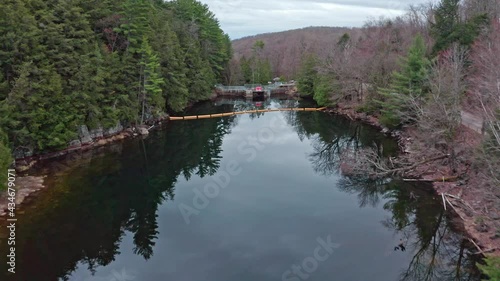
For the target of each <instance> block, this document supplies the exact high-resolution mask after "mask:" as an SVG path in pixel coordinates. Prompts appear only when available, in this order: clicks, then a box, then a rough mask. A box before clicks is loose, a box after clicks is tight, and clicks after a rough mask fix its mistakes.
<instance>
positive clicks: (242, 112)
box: [170, 107, 326, 121]
mask: <svg viewBox="0 0 500 281" xmlns="http://www.w3.org/2000/svg"><path fill="white" fill-rule="evenodd" d="M325 109H326V107H321V108H275V109H254V110H246V111H238V112H227V113H217V114H206V115H191V116H182V117H176V116H170V120H172V121H175V120H196V119H208V118H220V117H227V116H234V115H241V114H248V113H263V112H277V111H322V110H325Z"/></svg>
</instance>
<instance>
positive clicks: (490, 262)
mask: <svg viewBox="0 0 500 281" xmlns="http://www.w3.org/2000/svg"><path fill="white" fill-rule="evenodd" d="M477 267H479V269H480V270H481V272H483V273H484V274H486V275H487V276H488V277H489V278H488V280H490V281H500V258H498V257H493V256H489V257H487V258H486V264H485V265H482V264H478V265H477Z"/></svg>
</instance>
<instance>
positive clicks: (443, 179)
mask: <svg viewBox="0 0 500 281" xmlns="http://www.w3.org/2000/svg"><path fill="white" fill-rule="evenodd" d="M457 180H458V177H457V176H453V177H442V178H435V179H403V181H406V182H453V181H457Z"/></svg>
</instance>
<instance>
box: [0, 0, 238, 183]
mask: <svg viewBox="0 0 500 281" xmlns="http://www.w3.org/2000/svg"><path fill="white" fill-rule="evenodd" d="M231 56H232V53H231V43H230V40H229V37H228V36H227V35H226V34H225V33H224V32H223V31H222V30H221V28H220V26H219V23H218V20H217V19H216V18H215V16H214V14H213V13H212V12H210V11H209V9H208V7H207V6H206V5H203V4H201V3H200V2H198V1H195V0H176V1H171V2H164V1H159V0H92V1H91V0H4V1H1V2H0V69H1V71H2V72H1V75H0V128H1V131H3V132H0V140H1V141H2V143H1V145H0V154H1V156H2V163H0V164H2V167H5V164H6V163H9V160H8V159H7V157H4V155H9V154H10V153H9V150H16V149H25V148H26V149H28V150H31V151H34V152H35V153H36V152H43V151H47V150H54V149H60V148H64V147H65V146H67V145H68V143H69V142H70V141H71V140H73V139H75V138H77V135H78V134H77V132H78V130H77V128H78V126H81V125H87V126H88V127H89V128H90V129H92V128H97V127H102V128H104V129H106V128H110V127H113V126H116V125H117V123H118V122H121V124H122V125H131V124H143V123H144V122H146V120H148V119H151V118H155V117H158V116H161V115H163V114H164V113H165V112H167V111H169V110H173V111H178V110H182V109H183V108H185V107H186V106H187V105H188V104H189V103H192V102H196V101H198V100H203V99H206V98H207V97H209V96H210V94H211V90H212V87H213V86H214V84H216V83H218V82H219V81H221V80H222V79H223V73H224V71H225V68H226V65H227V62H228V61H229V59H230V58H231ZM4 135H5V137H4ZM4 171H5V169H4ZM2 174H3V173H2Z"/></svg>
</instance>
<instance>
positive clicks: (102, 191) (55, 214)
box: [0, 105, 236, 281]
mask: <svg viewBox="0 0 500 281" xmlns="http://www.w3.org/2000/svg"><path fill="white" fill-rule="evenodd" d="M209 108H212V110H213V107H211V106H209ZM193 110H199V111H203V110H206V108H204V107H203V105H202V107H201V108H195V109H193ZM216 110H218V111H221V112H222V111H226V110H227V111H230V110H232V106H229V105H224V106H219V107H217V108H216ZM212 113H213V112H212ZM235 120H236V117H226V118H219V119H207V120H193V121H190V122H178V123H172V124H168V125H167V126H168V128H167V129H166V130H163V131H160V132H158V133H156V134H155V135H153V136H151V137H149V138H148V139H146V140H135V141H130V142H128V143H126V144H125V146H126V147H125V148H124V152H125V153H121V152H116V153H110V154H107V155H106V156H103V157H96V158H92V159H91V160H89V161H88V162H86V163H82V165H81V166H80V167H77V168H74V169H73V170H72V171H70V172H68V173H67V174H65V175H64V176H59V177H53V178H52V179H51V181H52V182H51V183H49V185H50V186H51V190H50V191H48V192H46V193H43V194H42V195H41V197H40V198H38V199H37V204H36V208H33V209H29V208H28V209H27V210H26V213H25V215H23V216H22V217H20V219H19V220H20V224H19V229H18V230H17V237H16V238H17V241H16V243H17V245H16V247H17V248H16V251H17V262H18V264H22V265H23V269H22V270H19V272H17V273H16V275H14V276H9V278H10V279H9V280H40V281H44V280H58V279H62V280H68V279H69V277H70V276H71V273H72V272H73V271H74V270H75V269H76V268H77V266H78V265H79V264H83V266H86V267H87V268H88V269H89V270H90V271H91V272H95V270H96V268H97V267H99V266H105V265H108V264H110V263H111V262H113V261H114V260H115V257H116V255H117V254H119V246H120V243H121V240H122V238H123V237H124V234H125V233H126V232H130V233H132V234H133V243H134V248H133V251H134V253H136V254H138V255H141V256H142V257H144V259H149V258H150V257H151V256H152V255H153V254H154V252H153V249H154V245H155V240H156V239H157V236H158V221H157V216H158V215H157V213H158V207H159V206H160V205H161V204H162V203H163V202H164V201H166V200H172V199H173V198H174V196H175V192H174V186H175V183H176V182H177V180H178V178H179V176H182V177H185V178H186V179H189V178H190V177H192V176H193V175H198V176H200V177H205V176H210V175H214V174H215V173H216V172H217V170H218V169H219V166H220V160H221V152H222V150H221V145H222V141H223V137H224V136H225V135H226V134H227V133H229V132H230V130H231V128H232V126H233V124H234V122H235ZM0 224H1V223H0ZM4 229H6V228H5V227H2V229H1V230H0V231H4ZM0 237H3V236H1V235H0ZM0 240H1V241H0V242H2V243H0V249H1V252H2V253H3V252H5V251H4V249H6V248H5V247H6V246H7V245H6V244H5V243H3V242H4V241H5V240H2V238H0ZM4 259H5V257H4V256H3V257H1V258H0V262H1V264H2V265H0V270H2V273H1V274H4V273H5V272H7V269H6V262H4V261H5V260H4ZM0 276H2V275H0ZM12 277H13V278H12ZM0 279H2V280H3V278H0Z"/></svg>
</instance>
